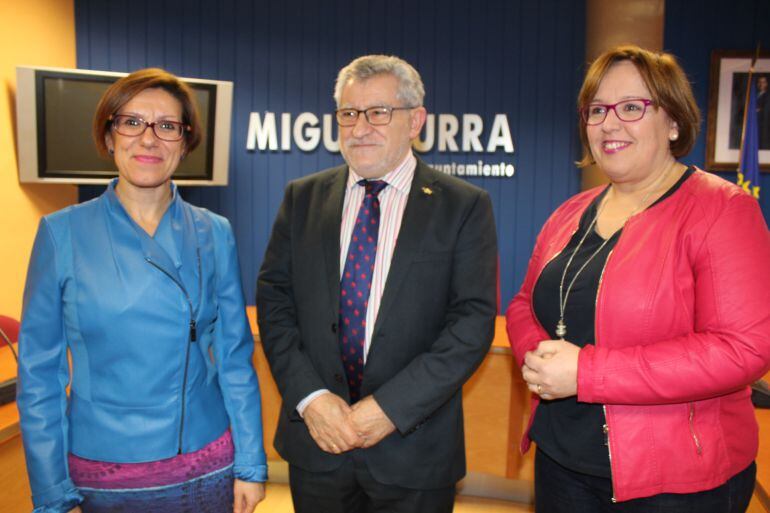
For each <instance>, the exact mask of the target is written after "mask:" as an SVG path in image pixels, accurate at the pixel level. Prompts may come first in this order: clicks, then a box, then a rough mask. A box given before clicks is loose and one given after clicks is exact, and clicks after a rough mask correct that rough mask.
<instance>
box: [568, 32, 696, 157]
mask: <svg viewBox="0 0 770 513" xmlns="http://www.w3.org/2000/svg"><path fill="white" fill-rule="evenodd" d="M621 61H630V62H631V63H632V64H633V65H634V66H635V67H636V69H637V70H638V71H639V74H640V75H641V76H642V80H644V84H645V85H646V86H647V89H648V90H649V91H650V95H651V96H652V98H651V99H652V101H653V104H654V105H655V107H657V108H661V109H663V110H665V111H666V113H667V114H668V115H669V117H670V118H671V119H672V120H674V121H675V122H676V124H677V126H678V128H679V137H678V138H677V139H676V140H675V141H671V142H670V143H669V150H670V151H671V154H672V155H673V156H674V157H676V158H679V157H682V156H684V155H687V154H688V153H689V152H690V150H691V149H692V147H693V145H694V144H695V139H696V138H697V137H698V131H699V130H700V118H701V116H700V111H699V110H698V105H697V104H696V103H695V97H693V94H692V87H691V86H690V82H689V80H688V79H687V75H685V73H684V70H683V69H682V68H681V66H679V63H678V62H677V61H676V57H674V56H673V55H671V54H670V53H662V52H661V53H655V52H651V51H649V50H645V49H644V48H640V47H638V46H636V45H623V46H617V47H615V48H613V49H611V50H609V51H607V52H605V53H603V54H602V55H600V56H599V57H598V58H597V59H596V60H595V61H594V62H593V63H592V64H591V66H590V67H589V68H588V71H587V72H586V78H585V80H584V81H583V87H581V88H580V93H579V94H578V107H579V108H581V109H582V108H583V107H586V106H587V105H588V104H590V103H591V101H593V99H594V96H595V95H596V91H597V90H598V89H599V84H600V83H601V81H602V79H603V78H604V76H605V75H606V74H607V71H608V70H609V69H610V67H611V66H612V65H613V64H615V63H616V62H621ZM580 142H581V143H582V144H583V158H582V160H580V162H578V166H580V167H585V166H589V165H591V164H593V163H594V162H595V161H594V158H593V156H592V155H591V148H590V146H589V145H588V135H587V134H586V124H585V123H584V122H583V119H582V117H581V119H580Z"/></svg>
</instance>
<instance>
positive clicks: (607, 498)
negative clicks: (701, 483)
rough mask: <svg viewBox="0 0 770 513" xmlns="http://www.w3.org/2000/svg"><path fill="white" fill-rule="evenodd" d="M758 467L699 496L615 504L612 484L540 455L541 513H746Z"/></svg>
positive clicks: (537, 476) (656, 497) (676, 495)
mask: <svg viewBox="0 0 770 513" xmlns="http://www.w3.org/2000/svg"><path fill="white" fill-rule="evenodd" d="M756 473H757V466H756V464H755V463H752V464H751V465H749V466H748V467H747V468H746V469H745V470H743V471H742V472H740V473H738V474H736V475H735V476H733V477H732V478H731V479H730V480H729V481H727V482H726V483H725V484H723V485H722V486H718V487H716V488H713V489H711V490H706V491H703V492H696V493H661V494H658V495H653V496H651V497H644V498H641V499H632V500H630V501H623V502H618V503H613V502H612V482H611V481H610V479H608V478H605V477H597V476H590V475H587V474H582V473H580V472H574V471H572V470H569V469H567V468H565V467H563V466H562V465H560V464H559V463H557V462H556V461H554V460H553V459H551V458H550V457H549V456H548V455H546V454H545V453H544V452H543V451H541V450H539V449H538V451H537V454H536V455H535V511H536V512H537V513H604V512H607V513H744V512H745V511H746V509H747V508H748V507H749V502H750V501H751V494H752V493H753V491H754V480H755V478H756Z"/></svg>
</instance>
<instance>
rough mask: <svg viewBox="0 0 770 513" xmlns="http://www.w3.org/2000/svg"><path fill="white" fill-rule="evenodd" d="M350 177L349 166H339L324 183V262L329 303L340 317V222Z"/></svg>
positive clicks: (322, 220) (322, 215)
mask: <svg viewBox="0 0 770 513" xmlns="http://www.w3.org/2000/svg"><path fill="white" fill-rule="evenodd" d="M347 178H348V168H347V166H342V167H340V168H339V171H338V172H337V173H334V174H333V175H332V176H331V177H329V179H328V180H327V181H326V183H325V184H324V188H323V194H324V198H326V200H325V201H324V202H323V209H322V212H321V229H322V230H323V248H324V261H325V262H324V263H325V265H326V276H327V277H328V283H329V287H328V288H329V304H330V305H332V308H333V310H334V313H335V316H336V317H339V303H340V223H341V222H342V204H343V201H344V199H345V184H346V183H347Z"/></svg>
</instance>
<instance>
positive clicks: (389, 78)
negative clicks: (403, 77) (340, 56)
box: [340, 73, 398, 107]
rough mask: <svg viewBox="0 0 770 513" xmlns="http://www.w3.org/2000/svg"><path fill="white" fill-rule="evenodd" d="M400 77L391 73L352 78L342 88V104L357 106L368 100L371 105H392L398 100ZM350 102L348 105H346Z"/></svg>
mask: <svg viewBox="0 0 770 513" xmlns="http://www.w3.org/2000/svg"><path fill="white" fill-rule="evenodd" d="M397 93H398V79H397V78H396V77H395V76H393V75H390V74H385V73H382V74H379V75H375V76H373V77H369V78H365V79H357V78H351V79H349V80H348V81H347V82H346V83H345V86H344V87H343V88H342V93H341V94H340V106H356V105H353V103H361V102H366V103H368V104H369V105H366V106H369V107H372V106H377V105H392V104H395V102H396V101H397V100H398V97H397ZM346 104H348V105H346Z"/></svg>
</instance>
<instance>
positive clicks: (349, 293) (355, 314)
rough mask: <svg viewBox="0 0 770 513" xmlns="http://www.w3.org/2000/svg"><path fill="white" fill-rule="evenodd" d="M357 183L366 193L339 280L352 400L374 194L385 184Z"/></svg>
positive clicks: (376, 210)
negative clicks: (340, 279)
mask: <svg viewBox="0 0 770 513" xmlns="http://www.w3.org/2000/svg"><path fill="white" fill-rule="evenodd" d="M358 185H362V186H363V187H365V188H366V193H365V195H364V199H363V201H362V202H361V207H360V208H359V209H358V216H357V217H356V224H355V226H354V227H353V234H352V235H351V237H350V246H348V254H347V257H346V259H345V269H344V270H343V272H342V282H341V283H340V352H341V353H342V365H343V367H345V375H346V376H347V381H348V388H349V389H350V400H351V402H353V403H354V402H356V401H358V400H359V399H361V381H362V380H363V377H364V344H365V340H366V309H367V307H368V306H369V290H370V289H371V288H372V273H373V272H374V260H375V257H376V255H377V236H378V234H379V232H380V200H379V199H378V198H377V195H378V194H379V193H380V191H382V189H384V188H385V186H387V185H388V184H387V182H383V181H382V180H373V181H367V180H361V181H360V182H358Z"/></svg>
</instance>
